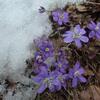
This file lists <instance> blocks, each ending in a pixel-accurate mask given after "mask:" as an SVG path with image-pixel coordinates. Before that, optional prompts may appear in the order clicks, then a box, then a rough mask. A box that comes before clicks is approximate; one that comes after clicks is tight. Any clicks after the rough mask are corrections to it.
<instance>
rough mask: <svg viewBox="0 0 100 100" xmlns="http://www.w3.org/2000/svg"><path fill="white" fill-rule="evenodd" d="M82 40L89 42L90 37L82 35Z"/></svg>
mask: <svg viewBox="0 0 100 100" xmlns="http://www.w3.org/2000/svg"><path fill="white" fill-rule="evenodd" d="M80 40H81V41H83V42H85V43H87V42H88V41H89V39H88V37H86V36H81V37H80Z"/></svg>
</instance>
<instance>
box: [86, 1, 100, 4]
mask: <svg viewBox="0 0 100 100" xmlns="http://www.w3.org/2000/svg"><path fill="white" fill-rule="evenodd" d="M86 3H89V4H93V5H100V3H96V2H90V1H88V2H86Z"/></svg>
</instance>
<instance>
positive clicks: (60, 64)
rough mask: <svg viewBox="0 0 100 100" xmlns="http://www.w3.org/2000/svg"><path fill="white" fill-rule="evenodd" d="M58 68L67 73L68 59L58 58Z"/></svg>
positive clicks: (56, 65) (56, 64)
mask: <svg viewBox="0 0 100 100" xmlns="http://www.w3.org/2000/svg"><path fill="white" fill-rule="evenodd" d="M55 67H56V70H58V71H60V72H62V73H66V69H67V68H68V61H67V60H58V61H57V62H56V63H55Z"/></svg>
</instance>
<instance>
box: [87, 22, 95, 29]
mask: <svg viewBox="0 0 100 100" xmlns="http://www.w3.org/2000/svg"><path fill="white" fill-rule="evenodd" d="M95 27H96V24H95V23H94V22H93V21H91V23H90V24H89V25H88V28H89V29H90V30H94V29H95Z"/></svg>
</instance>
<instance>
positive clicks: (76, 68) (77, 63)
mask: <svg viewBox="0 0 100 100" xmlns="http://www.w3.org/2000/svg"><path fill="white" fill-rule="evenodd" d="M79 68H80V63H79V61H77V62H76V63H75V65H74V71H77V70H78V69H79Z"/></svg>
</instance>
